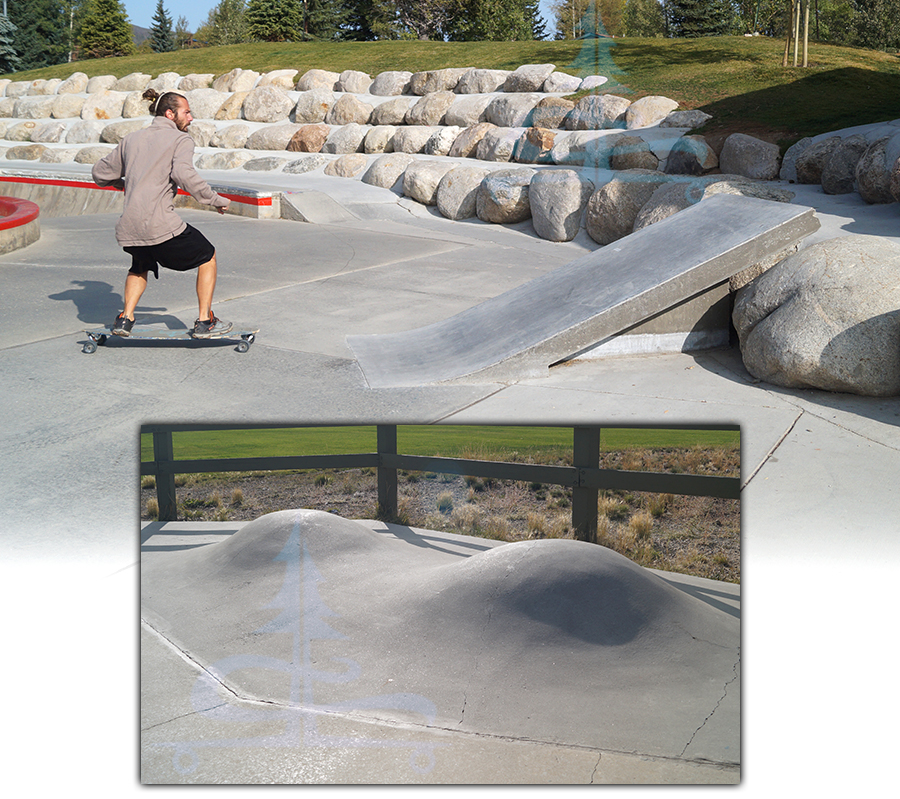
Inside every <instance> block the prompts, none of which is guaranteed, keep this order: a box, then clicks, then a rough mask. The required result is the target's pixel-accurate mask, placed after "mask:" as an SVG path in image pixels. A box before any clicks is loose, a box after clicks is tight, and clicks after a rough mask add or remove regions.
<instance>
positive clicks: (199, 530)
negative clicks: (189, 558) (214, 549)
mask: <svg viewBox="0 0 900 799" xmlns="http://www.w3.org/2000/svg"><path fill="white" fill-rule="evenodd" d="M167 524H170V522H148V523H147V524H145V525H144V526H143V527H142V528H141V552H176V551H180V550H185V549H197V548H198V547H205V546H209V544H211V543H215V542H214V541H208V540H206V541H204V540H198V541H197V542H196V543H184V542H182V543H179V544H171V545H169V544H147V541H149V540H150V539H151V538H153V537H154V536H166V535H171V536H177V537H178V538H179V539H184V538H186V537H195V538H198V539H202V538H207V537H209V536H216V540H217V541H218V540H220V539H221V538H222V537H224V536H229V535H234V534H235V533H236V532H237V531H238V530H240V527H239V526H238V527H234V528H231V527H216V528H211V529H207V528H203V527H196V528H194V527H191V528H186V527H177V528H173V529H172V530H169V531H167V530H166V529H165V527H166V525H167Z"/></svg>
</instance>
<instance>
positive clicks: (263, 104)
mask: <svg viewBox="0 0 900 799" xmlns="http://www.w3.org/2000/svg"><path fill="white" fill-rule="evenodd" d="M222 102H223V103H224V102H225V101H224V100H223V101H222ZM221 105H222V103H219V106H220V107H221ZM293 107H294V102H293V100H291V98H290V97H289V96H288V94H287V92H286V91H284V90H283V89H278V88H276V87H275V86H258V87H257V88H255V89H251V90H250V92H249V93H248V94H247V96H246V97H245V98H244V106H243V113H244V119H247V120H249V121H250V122H280V121H281V120H283V119H287V118H288V116H290V113H291V110H292V109H293ZM218 110H219V109H218V108H217V109H216V111H218ZM213 118H215V114H213Z"/></svg>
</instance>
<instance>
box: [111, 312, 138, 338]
mask: <svg viewBox="0 0 900 799" xmlns="http://www.w3.org/2000/svg"><path fill="white" fill-rule="evenodd" d="M133 327H134V319H129V318H128V317H127V316H125V314H124V312H123V313H120V314H119V315H118V316H117V317H116V321H115V322H113V325H112V334H113V335H114V336H130V335H131V328H133Z"/></svg>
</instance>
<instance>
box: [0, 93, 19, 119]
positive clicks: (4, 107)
mask: <svg viewBox="0 0 900 799" xmlns="http://www.w3.org/2000/svg"><path fill="white" fill-rule="evenodd" d="M15 109H16V101H15V100H14V99H12V98H11V97H3V98H0V117H4V118H9V117H11V116H12V115H13V111H15Z"/></svg>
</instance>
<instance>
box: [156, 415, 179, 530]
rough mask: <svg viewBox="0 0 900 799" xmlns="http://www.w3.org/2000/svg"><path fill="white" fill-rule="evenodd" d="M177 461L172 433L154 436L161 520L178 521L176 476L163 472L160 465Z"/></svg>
mask: <svg viewBox="0 0 900 799" xmlns="http://www.w3.org/2000/svg"><path fill="white" fill-rule="evenodd" d="M173 460H175V450H174V448H173V446H172V431H171V430H164V431H162V432H159V433H154V434H153V466H154V469H155V470H156V501H157V503H158V504H159V520H160V521H161V522H174V521H176V520H177V519H178V505H177V503H176V502H175V474H174V472H171V471H169V470H165V471H164V470H162V469H161V468H160V464H161V463H163V462H166V461H168V462H170V463H171V462H172V461H173Z"/></svg>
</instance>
